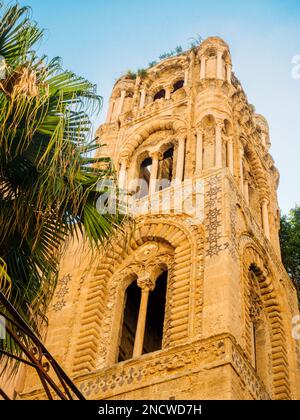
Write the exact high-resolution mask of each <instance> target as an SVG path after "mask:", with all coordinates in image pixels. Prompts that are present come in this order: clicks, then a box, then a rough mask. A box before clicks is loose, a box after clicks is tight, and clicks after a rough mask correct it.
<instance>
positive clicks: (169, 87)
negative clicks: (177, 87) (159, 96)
mask: <svg viewBox="0 0 300 420" xmlns="http://www.w3.org/2000/svg"><path fill="white" fill-rule="evenodd" d="M171 89H172V87H171V86H167V87H166V99H170V98H171Z"/></svg>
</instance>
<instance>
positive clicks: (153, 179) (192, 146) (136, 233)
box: [22, 37, 300, 400]
mask: <svg viewBox="0 0 300 420" xmlns="http://www.w3.org/2000/svg"><path fill="white" fill-rule="evenodd" d="M98 135H99V138H101V143H103V144H105V145H106V146H104V147H101V148H100V149H99V155H101V156H109V157H111V158H112V160H113V162H114V164H115V167H116V169H117V172H118V182H119V187H120V190H121V191H124V197H125V201H126V202H127V204H129V209H130V211H131V212H132V213H133V214H134V217H133V218H132V221H131V222H130V223H129V224H127V225H125V227H124V229H123V231H122V232H118V233H116V235H115V237H114V238H113V239H112V240H111V242H110V243H109V244H108V245H107V247H106V249H103V250H102V251H101V252H96V251H94V252H92V251H91V250H90V249H88V248H87V246H86V245H85V244H84V242H83V241H82V243H81V242H79V243H76V244H75V243H73V244H70V245H69V246H68V249H67V251H66V254H65V256H64V258H63V261H62V264H61V273H60V275H61V281H60V283H59V287H58V289H57V292H56V294H55V296H54V301H53V303H52V305H51V308H50V312H49V329H48V335H47V341H46V344H47V346H48V347H49V349H50V351H51V352H52V353H53V354H54V356H55V357H57V359H58V361H59V362H60V363H61V364H62V366H63V367H64V368H65V369H66V371H67V373H69V374H70V375H71V377H72V378H73V379H74V381H75V383H76V384H77V385H78V387H79V388H80V389H81V391H82V392H83V393H84V395H85V396H86V397H87V398H88V399H104V398H105V399H143V398H145V399H169V398H170V399H174V398H175V399H191V400H192V399H300V369H299V363H297V354H298V353H299V342H297V340H295V339H294V338H293V336H292V319H293V317H295V316H297V315H298V314H299V310H298V305H297V296H296V291H295V287H294V285H293V283H292V281H291V280H290V278H289V277H288V275H287V273H286V272H285V270H284V268H283V265H282V262H281V256H280V248H279V240H278V230H279V207H278V202H277V193H276V191H277V187H278V179H279V175H278V171H277V169H276V168H275V166H274V162H273V159H272V157H271V156H270V154H269V148H270V139H269V129H268V124H267V122H266V120H265V118H264V117H262V116H261V115H257V114H256V113H255V110H254V107H253V106H252V105H250V104H249V103H248V101H247V98H246V95H245V93H244V91H243V89H242V86H241V84H240V82H239V81H238V79H237V78H236V77H235V75H234V74H233V73H232V63H231V56H230V51H229V48H228V46H227V44H226V43H225V42H224V41H223V40H221V39H220V38H217V37H211V38H208V39H206V40H205V41H203V42H202V43H201V44H200V46H199V47H198V48H194V49H192V50H190V51H187V52H185V53H183V54H181V55H179V56H177V57H173V58H169V59H166V60H164V61H162V62H160V63H159V64H157V65H155V66H154V67H152V68H150V69H148V70H147V73H146V75H145V76H144V77H139V76H137V77H136V78H134V77H132V75H131V76H129V75H128V76H123V77H121V78H120V79H119V80H118V81H117V82H116V84H115V86H114V88H113V92H112V96H111V100H110V106H109V111H108V115H107V120H106V123H105V124H104V125H102V126H101V127H100V128H99V130H98ZM140 181H143V182H144V186H145V188H144V187H143V186H142V187H141V184H139V182H140ZM163 281H165V282H166V283H165V284H166V286H165V289H163V286H162V285H163ZM159 287H161V290H164V292H163V294H164V296H162V295H159V293H158V288H159ZM130 293H132V296H139V297H138V298H132V301H130V302H129V300H130ZM155 293H156V295H157V296H156V295H155ZM160 293H162V292H160ZM134 294H135V295H134ZM154 296H156V298H154ZM155 299H157V300H155ZM153 302H154V303H153ZM157 302H159V304H158V303H157ZM163 302H164V303H163ZM129 303H130V305H131V307H130V308H133V309H132V311H131V315H132V314H133V313H136V319H133V318H134V317H133V315H132V319H127V321H126V316H127V315H126V313H127V312H126V308H127V305H128V304H129ZM151 305H152V306H151ZM153 305H154V310H153ZM155 305H156V307H155ZM151 307H152V309H151ZM162 307H163V317H162V318H159V316H158V314H159V313H160V311H161V308H162ZM151 310H152V312H151ZM156 312H157V313H156ZM129 313H130V311H129ZM129 315H130V314H129ZM131 315H130V316H131ZM150 318H151V319H150ZM156 318H157V319H156ZM158 318H159V319H158ZM126 322H128V325H127V327H128V329H130V328H133V330H132V331H131V332H130V334H131V335H130V334H129V333H128V331H127V333H128V334H127V337H126V338H127V341H126V342H127V343H129V342H130V339H132V343H131V344H128V346H130V345H131V346H132V348H131V347H130V348H129V349H128V348H127V350H128V351H129V350H130V351H131V353H132V356H131V357H129V358H128V359H127V360H120V353H119V349H120V346H122V334H123V333H122V325H123V327H124V325H125V324H126ZM150 324H151V325H150ZM132 326H133V327H132ZM151 328H152V329H151ZM159 328H161V335H160V336H159V339H160V341H159V340H158V338H157V337H156V338H155V340H156V341H155V340H154V339H152V341H151V334H152V333H151V331H153V329H154V330H155V329H157V330H158V329H159ZM149 331H150V332H149ZM154 333H155V334H156V333H157V334H156V335H157V336H158V335H159V334H158V332H157V331H154ZM154 333H153V334H154ZM155 334H154V335H155ZM152 338H153V337H152ZM147 340H149V343H150V344H149V345H151V346H156V347H153V349H154V350H152V351H149V349H148V350H147V348H146V347H147V346H146V344H147V343H146V341H147ZM124 342H125V341H124ZM145 343H146V344H145ZM145 346H146V347H145ZM151 346H150V347H151ZM22 398H30V399H39V398H43V395H42V393H41V391H40V390H39V389H38V388H37V386H36V383H35V382H34V378H33V377H32V376H31V375H28V376H27V380H26V384H25V388H24V389H23V394H22Z"/></svg>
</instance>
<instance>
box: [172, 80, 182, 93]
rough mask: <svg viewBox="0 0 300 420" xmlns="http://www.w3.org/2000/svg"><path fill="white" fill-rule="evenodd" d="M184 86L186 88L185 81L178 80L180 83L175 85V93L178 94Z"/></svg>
mask: <svg viewBox="0 0 300 420" xmlns="http://www.w3.org/2000/svg"><path fill="white" fill-rule="evenodd" d="M183 86H184V80H178V82H176V83H175V84H174V85H173V93H174V92H176V91H177V90H179V89H181V88H183Z"/></svg>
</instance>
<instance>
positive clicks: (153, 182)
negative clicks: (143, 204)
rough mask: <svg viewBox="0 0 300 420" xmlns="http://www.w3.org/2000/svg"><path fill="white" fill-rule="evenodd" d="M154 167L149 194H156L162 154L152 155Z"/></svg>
mask: <svg viewBox="0 0 300 420" xmlns="http://www.w3.org/2000/svg"><path fill="white" fill-rule="evenodd" d="M151 158H152V166H151V175H150V184H149V194H150V195H151V194H154V193H155V192H156V188H157V177H158V164H159V158H160V153H159V152H154V153H152V154H151Z"/></svg>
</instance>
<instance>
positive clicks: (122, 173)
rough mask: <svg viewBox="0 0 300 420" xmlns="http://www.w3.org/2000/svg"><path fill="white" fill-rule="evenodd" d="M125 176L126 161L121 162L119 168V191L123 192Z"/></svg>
mask: <svg viewBox="0 0 300 420" xmlns="http://www.w3.org/2000/svg"><path fill="white" fill-rule="evenodd" d="M126 174H127V163H126V161H124V160H123V161H121V168H120V173H119V189H120V190H124V189H125V187H126Z"/></svg>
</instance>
